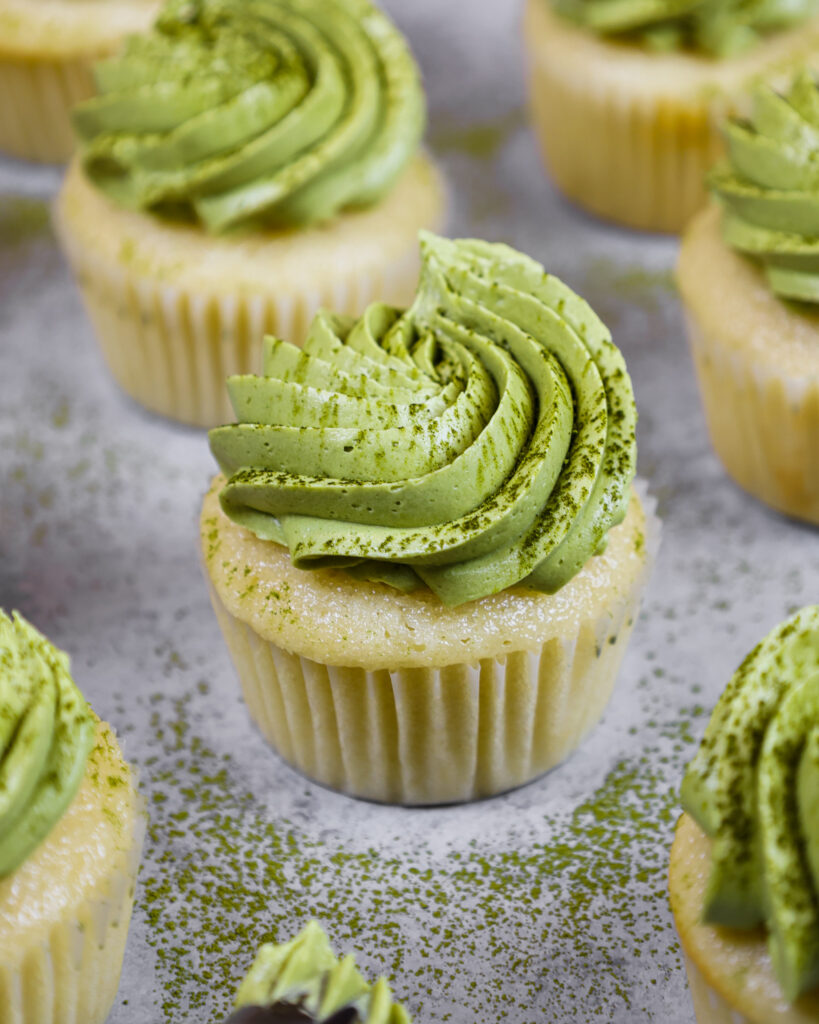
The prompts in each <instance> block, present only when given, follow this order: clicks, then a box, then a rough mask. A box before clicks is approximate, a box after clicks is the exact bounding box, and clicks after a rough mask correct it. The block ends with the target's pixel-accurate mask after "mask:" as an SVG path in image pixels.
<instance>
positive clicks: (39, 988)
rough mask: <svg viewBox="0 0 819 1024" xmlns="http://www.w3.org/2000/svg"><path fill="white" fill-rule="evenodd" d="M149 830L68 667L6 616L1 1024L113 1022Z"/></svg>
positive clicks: (1, 636) (124, 768) (129, 779)
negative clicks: (110, 1019)
mask: <svg viewBox="0 0 819 1024" xmlns="http://www.w3.org/2000/svg"><path fill="white" fill-rule="evenodd" d="M143 832H144V821H143V816H142V811H141V808H140V806H139V801H138V798H137V795H136V792H135V790H134V783H133V776H132V773H131V769H130V768H129V767H128V765H127V764H126V763H125V761H124V760H123V757H122V753H121V751H120V748H119V745H118V743H117V740H116V736H115V735H114V732H113V730H112V729H111V728H110V726H108V725H106V723H104V722H100V721H99V719H98V718H97V717H96V715H95V714H94V712H93V711H92V710H91V709H90V708H89V707H88V705H87V704H86V702H85V700H84V699H83V697H82V694H81V693H80V692H79V690H78V689H77V687H76V685H75V684H74V682H73V680H72V678H71V675H70V673H69V666H68V658H67V657H66V655H65V654H63V653H62V652H61V651H58V650H57V649H56V648H55V647H53V646H52V645H51V644H50V643H49V642H48V640H46V639H45V637H43V636H42V635H41V634H40V633H38V632H37V630H35V629H34V628H33V627H32V626H31V625H29V623H27V622H26V621H25V620H24V619H23V618H22V617H20V616H19V615H16V614H15V616H14V618H13V619H10V618H8V617H7V616H6V615H5V614H4V613H3V612H2V611H0V1020H2V1021H3V1024H43V1022H44V1021H49V1022H53V1024H78V1022H80V1021H82V1024H102V1022H103V1021H104V1020H105V1019H106V1017H107V1016H108V1012H109V1010H110V1008H111V1004H112V1003H113V1001H114V997H115V996H116V992H117V986H118V985H119V975H120V969H121V967H122V958H123V954H124V952H125V940H126V937H127V935H128V923H129V920H130V917H131V907H132V904H133V899H134V882H135V878H136V871H137V865H138V862H139V855H140V850H141V845H142V835H143Z"/></svg>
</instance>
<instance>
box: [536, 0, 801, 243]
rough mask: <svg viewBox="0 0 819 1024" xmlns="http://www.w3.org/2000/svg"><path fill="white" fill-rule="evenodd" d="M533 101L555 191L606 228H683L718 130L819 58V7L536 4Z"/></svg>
mask: <svg viewBox="0 0 819 1024" xmlns="http://www.w3.org/2000/svg"><path fill="white" fill-rule="evenodd" d="M525 37H526V43H527V48H528V51H529V82H530V102H531V108H532V113H533V117H534V122H535V130H536V132H537V135H538V137H539V140H540V143H541V147H542V151H543V156H544V160H545V163H546V165H547V167H548V169H549V172H550V173H551V175H552V177H553V179H554V181H555V182H556V184H557V186H558V187H559V188H560V189H561V191H562V192H564V193H565V194H566V195H567V196H568V197H569V198H570V199H572V200H574V201H575V202H577V203H578V204H579V205H580V206H583V207H584V208H586V209H588V210H590V211H591V212H592V213H596V214H598V215H599V216H601V217H605V218H606V219H608V220H613V221H616V222H618V223H620V224H625V225H627V226H628V227H633V228H643V229H646V230H651V231H672V232H677V231H680V230H681V229H682V228H683V227H684V226H685V224H686V223H687V221H688V220H689V219H690V217H691V216H692V215H693V214H694V213H696V211H697V210H698V209H699V208H700V207H701V206H702V205H703V203H704V201H705V189H704V188H703V178H704V176H705V173H706V171H707V170H708V168H709V167H710V166H711V165H712V163H713V162H714V159H715V158H716V156H717V155H718V154H719V152H720V149H721V146H720V138H719V130H718V124H719V121H720V120H721V118H722V117H723V116H724V115H725V114H726V113H729V112H732V111H735V110H736V109H737V108H738V107H739V106H741V104H742V99H741V98H742V96H743V94H744V93H745V92H746V91H747V89H748V87H749V86H750V85H751V83H753V82H755V81H757V80H759V79H760V78H771V77H772V76H776V75H777V74H781V73H782V71H783V69H786V68H788V67H792V66H793V65H794V64H795V63H796V62H798V61H800V60H803V59H805V58H806V57H808V56H809V55H811V54H814V53H817V52H819V4H817V2H816V0H796V2H794V3H791V2H790V0H770V2H764V3H763V2H761V0H750V2H748V3H744V4H739V3H737V2H735V0H713V2H711V3H702V2H700V0H647V2H643V0H528V3H527V9H526V16H525Z"/></svg>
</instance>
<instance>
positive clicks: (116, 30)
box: [0, 0, 159, 163]
mask: <svg viewBox="0 0 819 1024" xmlns="http://www.w3.org/2000/svg"><path fill="white" fill-rule="evenodd" d="M158 8H159V0H108V2H106V3H99V0H0V153H7V154H9V155H11V156H16V157H20V158H22V159H24V160H37V161H40V162H45V163H58V162H62V161H65V160H67V159H68V158H69V156H70V155H71V153H72V152H73V150H74V133H73V131H72V128H71V118H70V112H71V108H72V106H74V104H76V103H79V102H80V100H84V99H87V97H89V96H91V95H92V93H93V92H94V82H93V78H92V74H91V65H92V63H93V62H94V61H96V60H99V59H100V58H102V57H106V56H108V55H109V54H112V53H114V52H115V51H116V50H117V49H118V48H119V46H120V44H121V43H122V40H123V39H124V38H125V36H126V35H128V34H129V33H131V32H140V31H142V30H143V29H146V28H147V27H148V26H149V25H150V23H151V20H152V18H153V17H154V15H155V14H156V11H157V9H158Z"/></svg>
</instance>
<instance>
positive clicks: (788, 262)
mask: <svg viewBox="0 0 819 1024" xmlns="http://www.w3.org/2000/svg"><path fill="white" fill-rule="evenodd" d="M724 136H725V142H726V145H727V149H728V162H727V163H723V164H722V165H720V166H718V167H717V168H716V169H715V170H714V171H713V172H712V174H711V176H710V180H709V184H710V187H711V189H712V190H713V192H714V193H715V195H716V196H717V197H718V199H719V200H720V202H721V204H722V206H723V210H724V213H723V236H724V238H725V241H726V242H727V243H728V244H729V245H731V246H733V247H734V248H735V249H738V250H739V251H740V252H743V253H745V254H747V255H749V256H752V257H753V258H755V259H757V260H759V261H760V262H761V264H762V266H763V267H764V269H765V275H766V277H767V279H768V282H769V284H770V286H771V288H772V289H773V290H774V292H776V293H777V294H778V295H780V296H782V297H783V298H792V299H799V300H802V301H806V302H819V86H817V82H816V80H815V79H814V77H813V75H812V74H811V73H810V72H809V71H808V70H806V69H803V70H801V71H800V72H798V73H797V74H796V76H795V77H794V79H793V81H792V83H791V85H790V87H789V89H788V90H787V92H786V93H785V94H784V95H780V94H779V93H777V92H776V91H775V90H774V89H773V88H772V87H771V86H768V85H759V86H758V87H757V88H756V90H755V92H754V97H753V111H752V114H751V118H750V120H749V121H742V120H739V119H732V120H730V121H728V122H727V124H726V125H725V127H724Z"/></svg>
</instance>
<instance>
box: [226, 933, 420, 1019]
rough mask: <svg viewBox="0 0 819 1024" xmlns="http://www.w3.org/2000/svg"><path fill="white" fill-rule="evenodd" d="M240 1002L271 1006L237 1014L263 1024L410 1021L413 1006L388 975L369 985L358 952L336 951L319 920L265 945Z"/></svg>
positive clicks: (240, 1005) (241, 990) (241, 1006)
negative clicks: (399, 999)
mask: <svg viewBox="0 0 819 1024" xmlns="http://www.w3.org/2000/svg"><path fill="white" fill-rule="evenodd" d="M235 1005H236V1007H237V1008H238V1009H239V1010H240V1011H241V1010H243V1009H244V1008H250V1007H254V1008H260V1009H261V1008H263V1009H264V1010H266V1011H268V1012H267V1013H257V1014H252V1013H244V1014H236V1015H235V1016H234V1018H231V1019H232V1020H236V1021H240V1020H247V1021H248V1022H250V1021H253V1020H255V1021H258V1022H259V1024H262V1022H264V1021H270V1022H271V1024H272V1022H273V1021H278V1022H280V1024H285V1022H290V1021H293V1022H296V1021H303V1022H306V1021H310V1022H312V1024H336V1022H337V1024H410V1016H409V1014H408V1013H407V1011H406V1010H405V1009H404V1008H403V1006H400V1005H399V1004H398V1003H394V1002H393V1001H392V992H391V991H390V986H389V984H388V982H387V981H386V979H384V978H379V979H378V981H377V982H376V983H375V985H372V986H371V985H369V984H368V983H367V982H366V981H365V980H364V979H363V978H362V976H361V975H360V974H359V972H358V970H357V968H356V966H355V960H354V959H353V957H352V956H345V957H344V958H343V959H338V958H337V957H336V956H335V954H334V953H333V951H332V949H331V947H330V942H329V940H328V938H327V936H326V935H325V934H324V932H323V931H322V929H321V926H320V925H319V924H317V923H316V922H315V921H311V922H310V923H309V924H308V925H307V926H306V927H305V928H304V929H303V930H302V931H301V932H300V933H299V934H298V935H297V936H296V938H295V939H291V940H290V942H286V943H284V944H282V945H279V946H276V945H273V944H271V943H268V944H266V945H264V946H262V947H261V949H260V950H259V952H258V954H257V956H256V960H255V961H254V963H253V966H252V967H251V968H250V970H249V971H248V973H247V976H246V977H245V979H244V981H243V982H242V984H241V986H240V987H239V991H238V993H237V995H236V1002H235Z"/></svg>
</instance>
